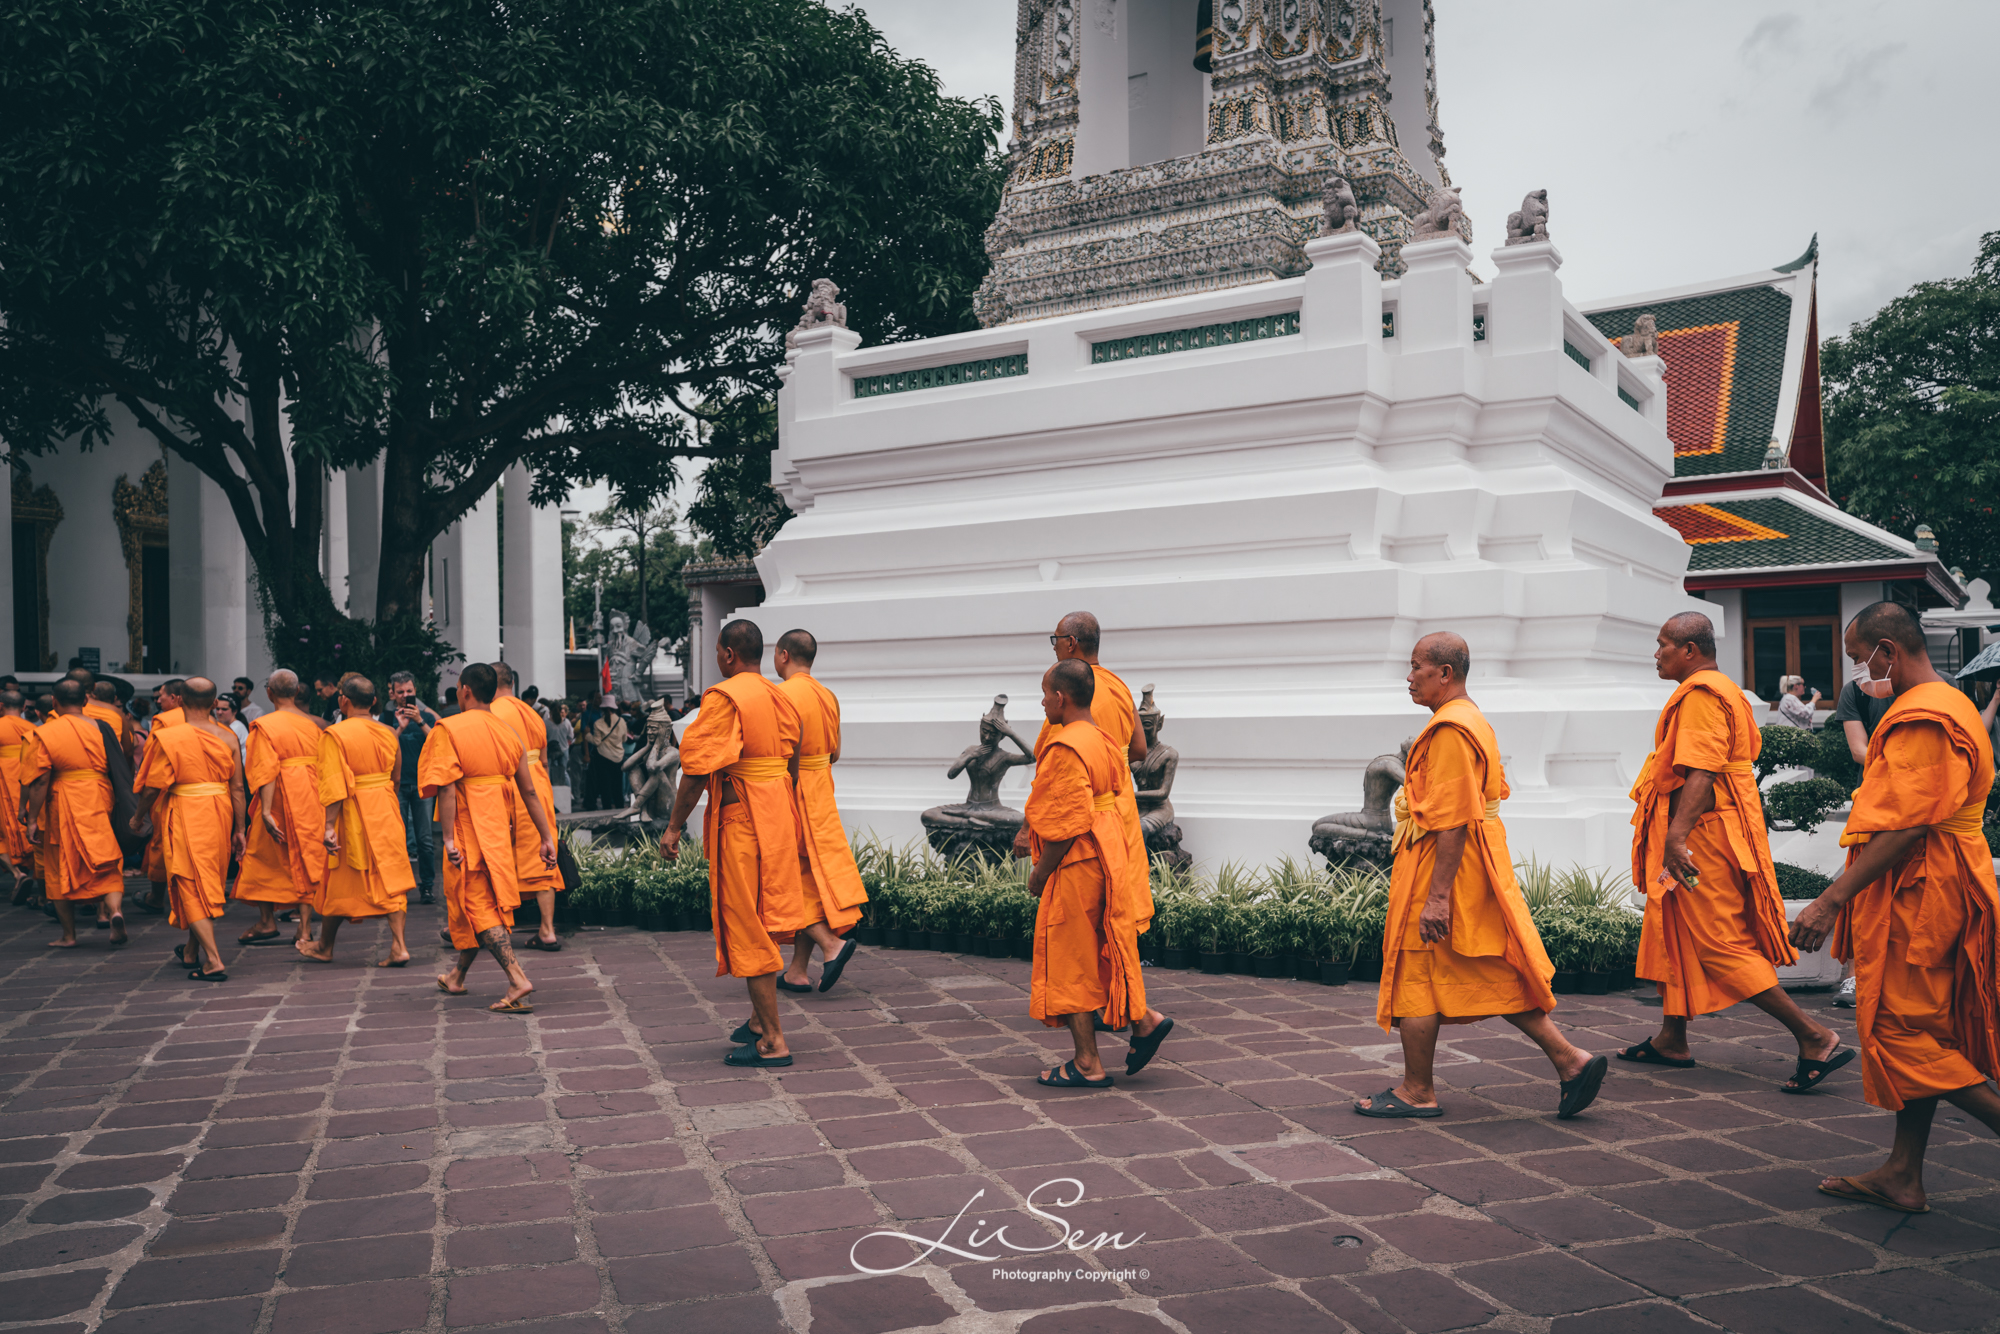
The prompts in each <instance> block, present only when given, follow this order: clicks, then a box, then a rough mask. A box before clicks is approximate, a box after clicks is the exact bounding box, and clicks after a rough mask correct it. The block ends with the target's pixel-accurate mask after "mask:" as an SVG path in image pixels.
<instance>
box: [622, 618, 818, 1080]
mask: <svg viewBox="0 0 2000 1334" xmlns="http://www.w3.org/2000/svg"><path fill="white" fill-rule="evenodd" d="M763 660H764V632H763V631H762V630H760V629H758V628H757V626H756V624H755V623H753V622H751V621H742V620H737V621H731V622H729V624H727V625H725V626H723V627H722V632H721V633H720V634H718V635H717V636H716V637H715V665H716V668H717V670H718V671H719V672H720V673H721V675H722V680H721V681H719V682H718V683H717V684H715V685H712V686H710V687H709V688H708V689H707V690H706V691H704V692H703V693H702V697H701V713H700V715H699V716H698V717H697V718H696V719H695V721H694V722H693V723H692V724H691V725H690V726H689V727H688V729H687V732H686V734H685V735H684V736H682V737H681V781H680V787H679V789H678V790H677V791H676V792H675V793H674V808H673V810H672V811H670V812H669V813H668V815H667V828H666V832H665V833H664V834H662V835H661V836H660V851H661V852H662V853H663V854H664V855H665V856H667V857H669V858H672V857H677V856H679V855H680V847H681V836H682V833H683V831H684V830H685V829H686V828H687V820H688V816H689V815H691V814H693V812H694V804H695V802H696V801H697V800H699V799H700V797H701V794H702V793H703V792H704V791H706V792H707V793H708V815H707V818H706V820H705V821H704V822H703V824H702V840H701V841H702V847H703V848H704V849H705V850H706V851H707V853H708V898H709V910H710V913H711V915H712V917H713V920H714V923H715V975H716V976H717V977H721V976H722V975H723V974H724V973H727V974H729V975H730V976H731V977H740V978H743V979H744V980H745V984H746V985H747V986H748V988H749V991H750V1010H751V1015H750V1019H749V1020H748V1022H746V1023H744V1024H742V1025H740V1026H738V1028H737V1029H736V1031H735V1032H734V1033H732V1034H731V1035H730V1041H731V1042H732V1043H736V1044H740V1045H737V1046H735V1047H734V1048H733V1049H732V1050H731V1051H730V1052H729V1054H728V1055H727V1056H725V1057H723V1060H724V1061H725V1062H726V1063H728V1064H730V1065H746V1066H756V1067H763V1066H785V1065H790V1064H791V1063H792V1054H791V1048H790V1047H788V1046H786V1045H785V1033H784V1029H783V1027H782V1026H781V1025H780V1024H779V1022H778V987H777V981H778V972H779V970H780V969H782V968H783V967H784V966H785V956H784V955H783V954H782V953H781V952H780V951H779V949H778V944H777V940H776V939H774V937H777V936H781V935H783V934H785V933H787V932H792V931H803V930H805V929H806V928H807V927H808V926H809V925H811V923H812V921H813V916H814V913H813V910H810V909H808V908H807V907H806V902H805V887H804V886H803V885H802V884H801V883H800V882H799V828H798V814H797V807H796V805H795V798H794V796H793V792H794V785H795V783H796V782H797V779H798V772H799V715H798V711H797V710H796V709H794V708H793V707H792V702H791V700H790V699H789V698H788V697H787V696H786V695H785V693H784V692H783V691H781V690H779V689H778V687H777V686H775V685H773V684H772V683H771V682H769V681H767V680H766V679H765V678H764V676H763V674H762V672H761V670H760V667H761V665H762V663H763Z"/></svg>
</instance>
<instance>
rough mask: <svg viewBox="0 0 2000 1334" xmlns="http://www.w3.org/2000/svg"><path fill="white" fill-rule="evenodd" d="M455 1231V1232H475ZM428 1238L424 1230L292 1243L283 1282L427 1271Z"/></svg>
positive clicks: (307, 1284) (327, 1282) (340, 1281)
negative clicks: (391, 1234)
mask: <svg viewBox="0 0 2000 1334" xmlns="http://www.w3.org/2000/svg"><path fill="white" fill-rule="evenodd" d="M476 1235H479V1234H477V1233H458V1234H456V1236H476ZM430 1270H431V1238H430V1236H429V1235H428V1234H426V1233H420V1232H419V1233H406V1234H403V1235H399V1236H389V1237H349V1238H343V1239H342V1240H340V1241H316V1242H309V1243H306V1244H304V1245H299V1246H294V1247H293V1248H292V1253H291V1256H290V1258H289V1259H287V1260H286V1261H285V1274H284V1278H285V1283H286V1284H287V1286H290V1287H294V1288H314V1287H327V1286H335V1285H344V1284H354V1283H371V1282H377V1281H380V1280H383V1279H392V1278H417V1277H421V1276H423V1275H425V1274H428V1273H430Z"/></svg>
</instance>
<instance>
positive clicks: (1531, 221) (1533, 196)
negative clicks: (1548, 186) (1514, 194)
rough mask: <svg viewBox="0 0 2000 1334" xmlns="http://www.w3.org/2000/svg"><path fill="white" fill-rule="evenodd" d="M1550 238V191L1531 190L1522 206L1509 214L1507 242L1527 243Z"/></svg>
mask: <svg viewBox="0 0 2000 1334" xmlns="http://www.w3.org/2000/svg"><path fill="white" fill-rule="evenodd" d="M1548 239H1549V192H1548V191H1547V190H1531V191H1529V192H1528V197H1527V198H1526V199H1523V200H1522V201H1521V207H1520V208H1519V209H1518V210H1517V211H1515V212H1513V213H1509V214H1508V215H1507V244H1508V245H1527V244H1529V243H1530V242H1533V241H1546V240H1548Z"/></svg>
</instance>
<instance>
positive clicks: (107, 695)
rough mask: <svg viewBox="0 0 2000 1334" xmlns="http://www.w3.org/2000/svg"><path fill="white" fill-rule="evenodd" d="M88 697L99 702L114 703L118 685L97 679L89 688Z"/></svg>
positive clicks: (116, 697)
mask: <svg viewBox="0 0 2000 1334" xmlns="http://www.w3.org/2000/svg"><path fill="white" fill-rule="evenodd" d="M90 697H91V698H92V699H94V700H96V701H97V702H98V703H99V704H116V703H117V702H118V687H117V686H115V685H112V684H111V683H110V682H109V681H99V682H98V683H97V684H96V685H94V686H92V687H91V688H90Z"/></svg>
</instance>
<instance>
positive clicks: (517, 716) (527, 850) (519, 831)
mask: <svg viewBox="0 0 2000 1334" xmlns="http://www.w3.org/2000/svg"><path fill="white" fill-rule="evenodd" d="M493 716H494V717H495V718H498V719H499V720H500V721H501V722H504V723H506V724H508V725H509V726H510V727H512V728H513V729H514V730H515V732H517V733H519V734H520V737H521V744H522V745H524V746H526V747H527V750H528V772H529V773H531V774H533V775H534V778H535V796H536V797H538V798H539V799H540V800H541V803H542V813H543V814H544V815H546V816H548V817H549V828H550V829H551V830H553V829H554V828H555V827H556V794H555V789H554V788H553V787H552V786H550V784H549V765H548V754H549V729H548V725H547V724H546V723H544V722H543V721H542V715H541V714H539V713H536V712H535V706H534V705H532V704H529V703H527V702H526V701H524V700H521V699H518V698H516V697H515V696H513V695H502V696H499V697H497V698H496V699H494V701H493ZM514 873H515V877H516V878H517V879H519V880H520V882H521V897H522V898H526V897H527V896H528V895H530V894H538V893H540V892H541V891H543V890H545V889H553V890H561V889H562V887H563V885H562V872H561V871H560V870H558V869H557V868H555V867H553V866H545V865H543V864H542V836H541V835H540V834H538V833H536V832H535V822H534V821H533V820H530V819H529V818H528V817H527V816H526V815H525V814H524V815H522V817H521V818H520V819H518V820H516V821H515V822H514Z"/></svg>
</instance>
